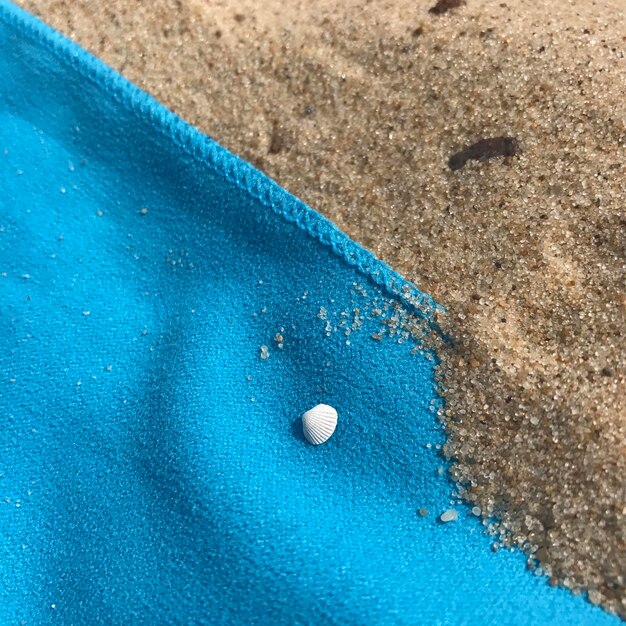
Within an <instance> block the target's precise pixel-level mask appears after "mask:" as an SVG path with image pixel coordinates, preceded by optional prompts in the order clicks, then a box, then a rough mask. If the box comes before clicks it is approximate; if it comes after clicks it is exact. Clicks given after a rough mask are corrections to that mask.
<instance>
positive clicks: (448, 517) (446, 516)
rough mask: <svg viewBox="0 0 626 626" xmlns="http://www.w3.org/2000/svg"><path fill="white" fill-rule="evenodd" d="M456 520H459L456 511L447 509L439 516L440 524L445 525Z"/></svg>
mask: <svg viewBox="0 0 626 626" xmlns="http://www.w3.org/2000/svg"><path fill="white" fill-rule="evenodd" d="M458 518H459V514H458V512H457V511H456V509H448V510H447V511H445V512H443V513H442V514H441V517H440V518H439V519H440V520H441V521H442V522H444V523H447V522H454V521H456V520H457V519H458Z"/></svg>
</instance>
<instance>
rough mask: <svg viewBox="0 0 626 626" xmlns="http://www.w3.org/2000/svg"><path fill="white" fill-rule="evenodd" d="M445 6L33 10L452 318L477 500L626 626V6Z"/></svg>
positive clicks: (458, 394)
mask: <svg viewBox="0 0 626 626" xmlns="http://www.w3.org/2000/svg"><path fill="white" fill-rule="evenodd" d="M435 1H436V0H429V1H427V2H425V1H423V0H411V1H409V0H391V1H388V2H368V1H365V0H344V1H343V2H329V1H328V0H319V1H318V2H316V3H305V2H301V1H300V0H292V1H290V2H288V3H285V2H282V1H280V0H265V1H264V2H253V1H251V0H239V1H238V2H225V1H221V2H220V1H217V0H202V1H201V0H153V1H152V2H150V3H148V2H146V3H137V2H133V1H131V0H112V1H110V2H107V3H101V2H96V1H95V0H91V1H90V0H71V1H70V0H23V1H22V5H23V6H24V7H25V8H27V9H29V10H31V11H33V12H34V13H36V14H39V15H40V16H42V17H43V19H44V20H46V21H47V22H49V23H50V24H52V25H53V26H55V27H56V28H58V29H59V30H61V31H62V32H64V33H65V34H67V35H69V36H70V37H71V38H73V39H74V40H76V41H78V42H79V43H81V44H82V45H83V46H85V47H86V48H87V49H89V50H90V51H92V52H93V53H94V54H96V55H98V56H100V57H101V58H103V59H104V60H105V61H106V62H107V63H109V64H110V65H111V66H113V67H114V68H116V69H117V70H119V71H120V72H122V73H123V74H124V75H125V76H127V77H128V78H129V79H130V80H132V81H133V82H135V83H136V84H138V85H139V86H140V87H142V88H144V89H146V90H147V91H149V92H151V93H152V94H153V95H154V96H155V97H156V98H157V99H159V100H160V101H161V102H163V103H164V104H166V105H167V106H168V107H169V108H171V109H173V110H174V111H175V112H177V113H178V114H180V115H181V116H182V117H184V118H185V119H186V120H188V121H189V122H191V123H192V124H194V125H196V126H197V127H198V128H200V129H201V130H202V131H204V132H206V133H208V134H209V135H211V136H212V137H213V138H215V139H216V140H218V141H219V142H220V143H221V144H222V145H224V146H226V147H227V148H229V149H230V150H232V151H233V152H235V153H237V154H238V155H240V156H242V157H243V158H245V159H247V160H248V161H250V162H252V163H253V164H254V165H256V166H257V167H258V168H260V169H261V170H263V171H265V172H266V173H267V174H269V175H270V176H271V177H273V178H274V179H276V180H277V181H278V182H279V183H280V184H281V185H283V186H284V187H286V188H287V189H288V190H289V191H291V192H292V193H294V194H295V195H297V196H298V197H300V198H302V199H303V200H305V201H306V202H307V203H309V204H310V205H311V206H312V207H314V208H316V209H318V210H319V211H321V212H323V213H324V214H325V215H327V216H328V217H329V218H330V219H332V220H333V221H334V222H335V223H336V224H337V225H338V226H339V227H340V228H341V229H343V230H344V231H345V232H347V233H348V234H349V235H350V236H352V237H353V238H354V239H356V240H357V241H359V242H360V243H362V244H363V245H364V246H366V247H368V248H369V249H371V250H372V251H373V252H375V253H376V254H377V255H378V256H379V257H381V258H382V259H383V260H385V261H387V262H388V263H389V264H390V265H391V266H392V267H393V268H394V269H396V270H397V271H399V272H400V273H402V274H403V275H404V276H405V277H407V278H408V279H409V280H411V281H413V282H414V283H415V284H416V285H417V286H418V287H419V288H420V289H422V290H423V291H425V292H427V293H429V294H431V295H432V296H433V297H434V298H435V299H436V300H437V301H438V302H440V303H441V304H443V305H444V306H445V307H446V308H447V310H448V314H447V316H446V319H445V320H444V322H443V324H444V327H445V329H446V331H448V332H449V333H450V335H451V337H452V338H453V340H454V346H453V347H452V348H450V349H448V350H447V351H444V352H443V353H442V355H441V358H442V364H441V367H440V371H439V376H440V381H441V389H442V394H443V396H444V398H445V400H446V410H445V413H444V414H442V416H441V417H442V419H443V421H444V424H445V425H446V428H447V430H448V437H449V439H448V444H447V446H446V450H445V452H446V454H447V455H448V456H449V457H451V458H452V459H453V460H454V465H453V467H452V475H453V478H454V479H455V480H456V481H458V482H459V484H460V490H461V492H462V493H463V495H464V497H465V498H466V499H467V500H468V501H469V502H471V503H472V504H473V505H477V506H479V507H480V509H481V510H482V512H483V515H485V517H489V518H494V517H495V518H496V519H497V520H498V521H497V522H495V523H489V526H488V528H489V529H490V531H491V532H492V533H494V534H495V536H496V546H502V545H505V546H508V545H518V546H519V547H520V548H522V549H523V550H524V551H525V552H526V553H527V554H528V555H529V567H531V568H534V569H535V570H536V571H537V572H538V573H543V574H546V575H547V576H549V577H550V584H560V585H564V586H566V587H568V588H570V589H572V590H573V591H574V592H575V593H578V592H580V591H583V590H586V591H588V593H589V599H590V600H591V601H592V602H593V603H596V604H602V605H603V606H604V607H605V608H607V609H608V610H610V611H613V612H616V613H618V614H620V615H622V617H626V581H625V577H626V572H625V567H624V565H625V563H626V536H625V535H626V480H625V476H626V408H625V406H626V404H625V402H624V400H625V395H626V389H625V381H624V370H623V364H624V356H625V353H626V323H625V322H626V319H625V313H626V295H625V293H624V284H625V281H624V277H625V273H624V263H625V259H626V255H625V252H626V212H625V208H624V207H625V206H626V163H625V162H624V155H625V150H624V148H625V142H626V130H625V125H624V122H625V119H626V105H625V98H624V94H625V93H626V62H625V60H624V50H625V47H626V46H625V42H626V20H624V4H623V2H622V1H620V0H598V1H596V2H594V3H592V2H584V1H582V0H579V1H576V2H574V1H562V2H547V1H542V0H537V1H531V0H515V1H514V0H507V1H506V2H500V1H492V0H467V2H466V3H463V2H459V1H458V0H457V1H454V0H447V1H444V2H441V1H440V2H439V3H437V4H436V5H435ZM457 5H458V6H457ZM498 155H501V156H498ZM486 523H487V522H486Z"/></svg>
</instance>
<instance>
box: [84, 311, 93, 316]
mask: <svg viewBox="0 0 626 626" xmlns="http://www.w3.org/2000/svg"><path fill="white" fill-rule="evenodd" d="M83 315H84V316H85V317H87V315H91V311H83Z"/></svg>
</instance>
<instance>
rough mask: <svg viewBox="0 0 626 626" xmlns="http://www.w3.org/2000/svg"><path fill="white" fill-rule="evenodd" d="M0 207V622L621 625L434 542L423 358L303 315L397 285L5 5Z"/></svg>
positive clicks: (446, 542)
mask: <svg viewBox="0 0 626 626" xmlns="http://www.w3.org/2000/svg"><path fill="white" fill-rule="evenodd" d="M0 185H1V193H0V272H2V276H1V277H0V311H1V316H0V341H1V346H2V350H1V352H0V623H1V624H89V625H91V624H215V623H220V624H331V623H332V624H365V625H369V624H450V625H452V624H486V625H490V624H494V625H495V624H520V625H521V624H555V625H556V624H590V625H602V624H613V623H616V622H617V620H616V619H615V618H612V617H610V616H609V615H607V614H605V613H603V612H602V611H601V610H600V609H597V608H595V607H592V606H591V605H590V604H588V603H587V602H586V601H585V600H584V599H583V598H580V597H579V598H576V597H574V596H572V595H570V594H569V593H568V592H566V591H564V590H562V589H553V588H550V587H549V586H548V585H547V583H546V580H545V579H539V578H537V577H535V576H533V575H532V574H531V573H530V572H528V571H527V570H526V569H525V567H524V559H523V557H522V556H521V555H520V554H518V553H509V552H506V551H500V552H498V553H497V554H494V553H492V552H491V551H490V549H489V547H490V539H489V537H487V536H486V535H485V534H484V532H483V530H482V526H481V524H480V522H479V520H477V519H476V518H475V517H473V516H471V515H470V514H469V513H468V511H467V510H466V508H465V507H463V506H457V508H458V509H459V511H460V517H459V520H458V521H457V522H455V523H451V524H446V525H444V524H441V523H437V522H436V520H435V515H436V514H440V513H441V512H443V511H444V510H445V509H447V508H449V506H450V493H451V491H452V488H453V486H452V485H451V483H449V482H448V480H447V479H446V478H445V475H444V476H440V475H439V473H438V471H437V469H438V467H439V466H441V465H442V461H441V458H440V457H439V456H438V454H437V451H436V449H435V445H436V444H440V443H442V441H443V434H442V432H441V428H440V426H439V424H438V422H437V419H436V416H435V413H434V412H433V411H432V410H431V403H432V402H433V401H434V402H436V401H437V396H436V393H435V387H434V381H433V362H432V359H431V358H430V357H431V355H429V354H428V353H427V352H421V353H418V354H411V349H410V345H409V344H408V343H397V342H394V341H391V340H389V339H385V340H383V341H381V342H377V341H373V340H372V338H371V334H372V332H373V331H375V330H377V327H376V325H375V323H374V322H373V321H371V320H366V321H365V322H364V326H363V328H362V329H361V330H359V331H358V332H354V333H352V334H351V335H350V337H349V338H348V339H347V337H346V335H345V334H344V333H341V332H333V333H331V336H330V337H328V336H327V334H326V332H325V321H324V320H321V319H319V317H318V313H319V310H320V307H325V308H326V309H328V311H329V315H330V316H331V317H332V316H335V317H334V319H335V320H337V316H338V315H339V314H340V312H341V311H344V310H345V311H350V310H353V309H354V308H356V307H359V306H362V303H363V301H364V296H363V295H362V294H361V293H360V290H359V289H358V288H355V283H356V284H359V285H362V286H363V287H364V288H365V289H366V290H367V291H368V294H369V295H368V298H369V299H371V298H373V297H377V298H379V300H380V301H382V300H383V299H385V298H389V297H390V294H389V289H388V287H387V285H389V283H394V282H395V285H396V288H402V287H403V286H405V283H404V282H403V281H402V279H401V278H400V277H398V276H396V275H395V274H393V273H392V272H391V271H390V270H389V269H388V268H387V267H386V266H384V265H383V264H382V263H380V262H378V261H377V260H376V259H374V257H373V256H372V255H370V254H369V253H367V252H366V251H365V250H363V249H362V248H360V247H359V246H358V245H357V244H355V243H353V242H351V241H350V240H349V239H347V238H346V237H345V236H344V235H342V234H341V233H339V231H337V230H336V229H335V228H334V227H333V226H332V225H331V224H330V223H329V222H327V221H326V220H325V219H324V218H322V217H321V216H320V215H318V214H317V213H315V212H313V211H311V210H310V209H308V208H307V207H305V206H304V205H303V204H301V203H300V202H299V201H298V200H296V199H295V198H293V197H292V196H290V195H289V194H287V193H286V192H284V191H283V190H281V189H280V188H279V187H278V186H276V185H275V184H274V183H272V182H271V181H269V180H268V179H267V178H266V177H264V176H263V175H262V174H260V173H259V172H257V171H255V170H254V169H252V168H251V167H250V166H248V165H246V164H244V163H243V162H242V161H240V160H238V159H237V158H236V157H234V156H233V155H231V154H229V153H228V152H226V151H225V150H223V149H222V148H220V147H219V146H217V145H216V144H215V143H213V142H211V141H210V140H208V139H207V138H206V137H203V136H202V135H200V134H199V133H197V132H196V131H194V130H193V129H192V128H190V127H188V126H187V125H185V124H184V123H183V122H182V121H180V120H179V119H178V118H176V117H174V116H173V115H171V114H170V113H168V112H167V111H166V110H165V109H163V108H162V107H161V106H160V105H158V104H157V103H156V102H155V101H154V100H152V99H151V98H149V97H148V96H147V95H145V94H143V93H142V92H140V91H139V90H138V89H136V88H135V87H133V86H132V85H130V84H128V83H127V82H126V81H124V80H123V79H122V78H121V77H119V76H118V75H116V74H115V73H113V72H112V71H111V70H109V69H107V68H106V67H105V66H104V65H102V64H101V63H100V62H99V61H97V60H95V59H94V58H92V57H91V56H89V55H88V54H87V53H85V52H84V51H82V50H80V49H79V48H78V47H77V46H75V45H74V44H72V43H70V42H68V41H67V40H65V39H63V38H61V37H60V36H59V35H57V34H56V33H54V32H53V31H51V30H50V29H48V28H47V27H45V26H43V25H41V24H40V23H39V22H37V21H36V20H35V19H34V18H32V17H30V16H28V15H26V14H24V13H23V12H22V11H20V10H19V9H17V8H15V7H14V6H13V5H11V4H10V3H8V2H6V1H5V0H0ZM144 207H145V208H147V209H148V211H147V213H146V214H142V211H141V209H142V208H144ZM407 288H409V289H411V290H412V293H413V295H416V296H418V297H422V298H423V299H424V301H427V298H425V297H424V296H419V294H418V293H417V292H415V290H414V289H413V288H412V287H407ZM281 328H282V329H284V330H282V331H281ZM277 332H281V334H282V335H283V337H284V347H283V348H282V349H278V347H277V345H276V342H275V341H273V337H274V336H275V334H276V333H277ZM432 332H436V330H435V329H433V331H432ZM347 341H349V342H350V343H349V344H348V343H347ZM263 344H265V345H267V346H268V347H269V349H270V357H269V358H268V359H267V360H262V359H261V358H260V357H259V350H260V347H261V345H263ZM318 402H326V403H329V404H332V405H333V406H335V407H336V408H337V409H338V411H339V414H340V422H339V427H338V430H337V432H336V434H335V436H334V437H333V438H332V439H331V440H330V441H329V442H328V443H326V444H325V445H323V446H320V447H313V446H311V445H309V444H307V443H306V442H305V441H303V438H302V435H301V432H300V430H299V427H298V417H299V416H300V414H301V413H302V412H303V411H304V410H305V409H308V408H310V407H311V406H312V405H314V404H316V403H318ZM426 444H431V447H427V445H426ZM420 507H427V508H428V509H429V510H430V515H429V516H428V517H426V518H421V517H420V516H419V515H417V514H416V510H417V509H418V508H420Z"/></svg>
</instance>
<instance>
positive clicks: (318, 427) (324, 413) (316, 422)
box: [302, 404, 337, 446]
mask: <svg viewBox="0 0 626 626" xmlns="http://www.w3.org/2000/svg"><path fill="white" fill-rule="evenodd" d="M335 428H337V411H335V409H333V407H332V406H328V405H327V404H318V405H317V406H314V407H313V408H312V409H309V410H308V411H307V412H306V413H305V414H304V415H303V416H302V430H303V431H304V436H305V437H306V439H307V441H308V442H309V443H312V444H313V445H315V446H319V445H320V443H324V442H325V441H328V440H329V439H330V438H331V437H332V435H333V433H334V432H335Z"/></svg>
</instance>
